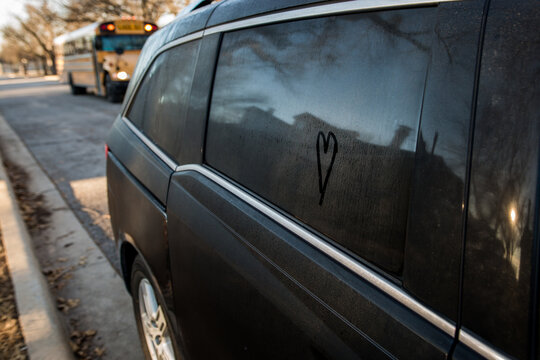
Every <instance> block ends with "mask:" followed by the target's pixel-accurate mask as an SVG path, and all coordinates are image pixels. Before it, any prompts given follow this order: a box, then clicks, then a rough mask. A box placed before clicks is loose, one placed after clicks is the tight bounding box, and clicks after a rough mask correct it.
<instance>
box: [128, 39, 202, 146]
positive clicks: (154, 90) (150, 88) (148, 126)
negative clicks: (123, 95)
mask: <svg viewBox="0 0 540 360" xmlns="http://www.w3.org/2000/svg"><path fill="white" fill-rule="evenodd" d="M198 49H199V41H193V42H190V43H186V44H183V45H180V46H178V47H175V48H172V49H171V50H168V51H166V52H164V53H162V54H160V55H159V56H158V57H157V58H156V59H155V60H154V62H153V63H152V65H151V66H150V68H149V69H148V71H147V73H146V75H145V77H144V79H143V81H142V82H141V84H140V86H139V90H138V92H137V94H136V95H135V98H134V99H133V103H132V104H131V107H130V109H129V111H128V114H127V117H128V119H129V120H131V122H132V123H133V124H134V125H135V126H137V127H138V128H139V129H140V130H141V131H142V132H143V133H144V134H145V135H146V136H148V138H149V139H150V140H152V141H153V142H154V143H155V144H156V145H158V146H159V147H160V148H161V149H162V150H164V151H165V153H167V154H168V155H169V156H172V157H175V156H177V154H178V153H179V151H180V146H181V142H180V137H181V129H182V126H183V124H184V123H185V121H186V116H187V110H188V104H189V94H190V90H191V84H192V81H193V75H194V72H195V64H196V60H197V53H198Z"/></svg>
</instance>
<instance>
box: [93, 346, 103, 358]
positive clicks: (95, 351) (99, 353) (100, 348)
mask: <svg viewBox="0 0 540 360" xmlns="http://www.w3.org/2000/svg"><path fill="white" fill-rule="evenodd" d="M94 353H95V354H96V356H98V357H102V356H103V355H104V354H105V348H103V347H98V348H95V349H94Z"/></svg>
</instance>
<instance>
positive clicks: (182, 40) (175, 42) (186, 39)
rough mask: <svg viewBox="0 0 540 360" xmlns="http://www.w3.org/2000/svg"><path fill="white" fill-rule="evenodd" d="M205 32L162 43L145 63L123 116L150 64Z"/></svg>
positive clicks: (199, 37) (124, 114) (123, 110)
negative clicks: (163, 54)
mask: <svg viewBox="0 0 540 360" xmlns="http://www.w3.org/2000/svg"><path fill="white" fill-rule="evenodd" d="M203 34H204V31H203V30H201V31H197V32H195V33H193V34H189V35H186V36H183V37H181V38H178V39H176V40H173V41H171V42H169V43H166V44H165V45H162V46H161V47H160V48H159V49H158V50H157V51H156V52H155V53H154V54H153V55H152V57H151V58H150V60H148V61H147V63H146V65H145V68H144V70H143V72H142V75H141V77H140V78H139V80H138V81H137V84H135V87H134V88H133V91H132V92H131V94H130V95H129V99H128V100H127V102H126V105H125V106H124V108H123V109H122V113H121V114H122V117H125V116H126V114H127V112H128V110H129V108H130V107H131V103H132V102H133V99H134V98H135V94H137V91H139V87H140V86H141V83H142V81H143V79H144V77H145V76H146V73H147V72H148V69H149V68H150V66H151V65H152V63H153V62H154V60H155V59H156V58H157V57H158V56H159V55H161V54H162V53H164V52H165V51H167V50H169V49H171V48H173V47H175V46H178V45H182V44H185V43H187V42H190V41H193V40H198V39H201V38H202V37H203Z"/></svg>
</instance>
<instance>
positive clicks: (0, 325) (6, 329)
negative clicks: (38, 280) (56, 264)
mask: <svg viewBox="0 0 540 360" xmlns="http://www.w3.org/2000/svg"><path fill="white" fill-rule="evenodd" d="M18 318H19V314H18V313H17V306H16V305H15V295H14V293H13V284H12V283H11V277H10V276H9V269H8V265H7V261H6V254H5V251H4V244H3V243H2V234H1V233H0V359H2V360H3V359H6V360H7V359H10V360H22V359H28V354H27V350H26V345H25V343H24V337H23V335H22V332H21V327H20V325H19V320H18Z"/></svg>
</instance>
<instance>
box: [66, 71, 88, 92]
mask: <svg viewBox="0 0 540 360" xmlns="http://www.w3.org/2000/svg"><path fill="white" fill-rule="evenodd" d="M69 86H70V87H71V94H72V95H83V94H86V88H85V87H82V86H75V85H73V79H72V78H71V74H70V75H69Z"/></svg>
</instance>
